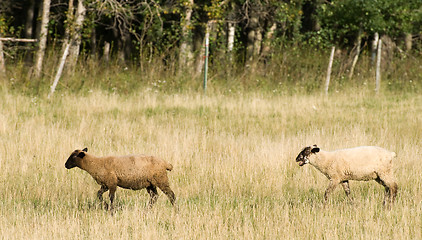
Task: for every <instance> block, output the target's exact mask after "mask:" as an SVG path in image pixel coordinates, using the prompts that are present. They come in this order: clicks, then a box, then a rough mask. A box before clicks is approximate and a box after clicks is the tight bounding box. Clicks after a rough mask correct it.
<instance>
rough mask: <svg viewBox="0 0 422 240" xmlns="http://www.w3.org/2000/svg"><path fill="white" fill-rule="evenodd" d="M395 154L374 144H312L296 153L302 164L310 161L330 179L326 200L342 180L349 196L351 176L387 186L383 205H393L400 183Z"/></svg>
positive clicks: (297, 160) (358, 179)
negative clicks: (331, 147) (326, 148)
mask: <svg viewBox="0 0 422 240" xmlns="http://www.w3.org/2000/svg"><path fill="white" fill-rule="evenodd" d="M394 157H396V153H394V152H390V151H388V150H386V149H384V148H380V147H374V146H362V147H356V148H348V149H340V150H336V151H331V152H329V151H323V150H321V149H320V148H319V147H317V146H316V145H313V146H308V147H305V148H304V149H303V150H302V151H301V152H300V153H299V155H298V156H297V157H296V162H298V163H299V166H303V165H305V164H307V163H309V164H311V165H312V166H314V167H315V168H316V169H318V170H319V171H320V172H322V173H323V174H324V175H325V176H326V177H327V178H328V179H329V180H330V184H329V186H328V188H327V190H326V191H325V195H324V199H325V201H327V199H328V196H329V195H330V193H331V192H332V191H333V190H334V189H335V188H336V187H337V185H339V184H341V185H342V186H343V188H344V191H345V193H346V196H347V197H349V194H350V188H349V180H357V181H368V180H375V181H376V182H377V183H379V184H381V185H382V186H384V187H385V198H384V205H385V204H387V203H388V204H389V205H391V204H393V202H394V200H395V198H396V195H397V183H396V181H395V178H394V176H393V158H394Z"/></svg>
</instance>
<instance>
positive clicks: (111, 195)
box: [109, 186, 117, 211]
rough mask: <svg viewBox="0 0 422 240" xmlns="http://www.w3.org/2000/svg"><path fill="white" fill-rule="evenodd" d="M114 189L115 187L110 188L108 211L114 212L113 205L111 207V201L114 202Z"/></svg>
mask: <svg viewBox="0 0 422 240" xmlns="http://www.w3.org/2000/svg"><path fill="white" fill-rule="evenodd" d="M116 188H117V187H115V186H113V187H110V195H109V196H110V211H113V210H114V205H113V201H114V193H115V192H116Z"/></svg>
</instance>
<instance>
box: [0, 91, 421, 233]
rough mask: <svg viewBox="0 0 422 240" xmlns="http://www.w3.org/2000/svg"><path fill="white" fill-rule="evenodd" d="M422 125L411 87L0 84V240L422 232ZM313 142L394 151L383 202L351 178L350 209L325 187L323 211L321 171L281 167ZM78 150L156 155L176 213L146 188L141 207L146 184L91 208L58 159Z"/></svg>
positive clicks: (77, 177)
mask: <svg viewBox="0 0 422 240" xmlns="http://www.w3.org/2000/svg"><path fill="white" fill-rule="evenodd" d="M421 123H422V97H421V96H418V95H406V96H394V95H389V96H378V97H374V96H372V94H370V93H367V92H361V93H344V94H336V95H333V96H330V97H329V98H326V97H323V96H320V95H313V96H300V95H295V96H279V97H267V96H261V95H243V96H220V95H219V96H206V97H203V96H201V95H171V96H170V95H161V94H152V93H140V94H139V95H134V96H114V95H106V94H102V93H96V92H94V93H91V94H89V95H87V96H74V95H64V96H61V97H58V96H57V97H56V98H55V99H53V100H51V101H49V100H47V99H38V98H31V97H25V96H19V95H15V94H9V93H1V95H0V143H1V144H0V186H1V188H0V193H1V194H0V238H1V239H141V238H142V239H422V202H421V201H422V195H421V194H420V193H421V192H422V191H421V190H422V189H421V188H422V187H421V186H422V180H421V177H420V173H421V172H422V167H421V166H422V164H421V160H422V159H421V157H422V153H421V149H422V143H421V136H422V124H421ZM315 143H316V144H318V145H319V146H320V147H322V148H324V149H327V150H332V149H337V148H345V147H353V146H358V145H378V146H381V147H385V148H387V149H390V150H392V151H395V152H397V154H398V158H397V159H396V163H395V172H396V175H397V178H398V184H399V193H398V198H397V202H396V205H395V207H394V208H393V209H392V210H390V211H388V210H386V209H384V208H383V206H382V199H383V194H384V192H383V187H382V186H380V185H378V184H376V183H375V182H368V183H362V182H351V183H350V185H351V191H352V194H351V196H352V197H353V198H354V202H353V204H350V203H349V202H348V201H347V199H346V197H345V195H344V192H343V191H342V189H340V188H338V189H337V190H336V191H335V193H334V194H333V196H332V199H331V201H330V202H329V203H328V204H327V205H325V206H324V204H323V198H322V196H323V193H324V190H325V188H326V186H327V184H328V180H327V179H326V178H325V176H323V175H321V174H320V173H319V172H317V171H316V170H315V169H313V168H311V167H309V166H305V167H302V168H300V167H298V166H297V164H296V163H295V162H294V160H295V157H296V155H297V154H298V152H299V151H300V150H301V148H302V147H304V146H305V145H309V144H315ZM82 147H88V148H89V151H90V152H91V153H93V154H96V155H99V156H102V155H109V154H110V155H111V154H113V155H117V154H127V153H146V154H152V155H157V156H160V157H162V158H164V159H166V160H167V161H169V162H170V163H172V164H173V165H174V170H173V171H172V172H170V173H169V178H170V183H171V186H172V188H173V190H174V191H175V193H176V196H177V204H178V210H177V211H176V210H174V209H173V208H172V207H171V206H170V204H169V202H168V200H167V198H166V197H165V196H164V194H162V193H161V192H159V193H160V197H159V199H158V202H157V205H156V206H154V208H153V209H152V210H151V211H147V210H146V204H147V202H148V198H149V196H148V194H147V193H146V191H130V190H122V189H118V191H117V193H116V201H115V202H116V208H117V211H116V213H115V215H114V216H111V215H110V214H108V213H107V212H105V211H104V210H103V209H100V207H99V205H98V203H99V201H98V200H96V191H97V190H98V189H99V186H98V185H97V184H96V183H95V182H94V180H92V178H91V177H90V176H89V175H88V174H87V173H85V172H83V171H81V170H79V169H74V170H70V171H69V170H66V169H65V168H64V163H65V161H66V159H67V157H68V156H69V154H70V153H71V152H72V151H73V150H74V149H76V148H82ZM106 199H107V198H106Z"/></svg>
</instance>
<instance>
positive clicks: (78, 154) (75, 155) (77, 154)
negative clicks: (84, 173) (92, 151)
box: [64, 148, 88, 169]
mask: <svg viewBox="0 0 422 240" xmlns="http://www.w3.org/2000/svg"><path fill="white" fill-rule="evenodd" d="M86 152H88V148H84V149H83V150H75V151H73V152H72V154H70V157H69V158H68V159H67V161H66V163H65V165H64V166H65V167H66V168H67V169H71V168H74V167H76V166H77V161H78V160H79V159H82V158H84V157H85V153H86Z"/></svg>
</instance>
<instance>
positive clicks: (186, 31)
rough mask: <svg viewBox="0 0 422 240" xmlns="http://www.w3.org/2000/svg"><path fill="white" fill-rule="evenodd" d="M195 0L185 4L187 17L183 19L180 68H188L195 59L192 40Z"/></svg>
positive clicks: (189, 0)
mask: <svg viewBox="0 0 422 240" xmlns="http://www.w3.org/2000/svg"><path fill="white" fill-rule="evenodd" d="M193 5H194V2H193V0H188V1H187V4H186V6H185V8H186V10H185V17H184V19H183V21H182V41H181V44H180V52H179V70H181V69H184V68H186V67H187V66H189V65H190V64H191V62H192V59H193V53H192V41H191V39H190V32H191V30H190V28H191V25H192V23H191V21H192V12H193V9H192V7H193Z"/></svg>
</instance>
